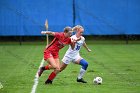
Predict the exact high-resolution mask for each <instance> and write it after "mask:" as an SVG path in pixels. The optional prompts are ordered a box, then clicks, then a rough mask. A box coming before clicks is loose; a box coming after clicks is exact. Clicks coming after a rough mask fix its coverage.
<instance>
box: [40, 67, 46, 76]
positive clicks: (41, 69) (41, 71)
mask: <svg viewBox="0 0 140 93" xmlns="http://www.w3.org/2000/svg"><path fill="white" fill-rule="evenodd" d="M44 70H45V67H41V68H40V69H39V71H38V76H39V77H40V76H41V74H42V73H43V71H44Z"/></svg>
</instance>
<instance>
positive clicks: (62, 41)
mask: <svg viewBox="0 0 140 93" xmlns="http://www.w3.org/2000/svg"><path fill="white" fill-rule="evenodd" d="M54 37H55V38H54V39H53V41H52V42H51V43H50V44H49V45H48V46H47V48H46V49H45V51H44V59H47V58H49V57H51V56H53V57H54V58H58V57H59V56H58V52H59V50H60V49H62V48H63V47H64V46H65V45H67V44H70V43H71V39H70V37H68V38H66V37H65V36H64V32H61V33H58V32H55V35H54Z"/></svg>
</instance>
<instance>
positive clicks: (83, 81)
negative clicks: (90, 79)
mask: <svg viewBox="0 0 140 93" xmlns="http://www.w3.org/2000/svg"><path fill="white" fill-rule="evenodd" d="M77 82H82V83H87V82H86V81H85V80H84V79H83V78H81V79H78V78H77Z"/></svg>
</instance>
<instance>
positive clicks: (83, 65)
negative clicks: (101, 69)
mask: <svg viewBox="0 0 140 93" xmlns="http://www.w3.org/2000/svg"><path fill="white" fill-rule="evenodd" d="M80 65H82V68H83V69H84V70H86V69H87V67H88V62H87V61H86V60H84V59H82V60H80Z"/></svg>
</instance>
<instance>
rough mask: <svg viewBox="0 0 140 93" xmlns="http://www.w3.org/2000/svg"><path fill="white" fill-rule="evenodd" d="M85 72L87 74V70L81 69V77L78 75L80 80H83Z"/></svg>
mask: <svg viewBox="0 0 140 93" xmlns="http://www.w3.org/2000/svg"><path fill="white" fill-rule="evenodd" d="M85 72H86V70H84V69H82V68H81V69H80V73H79V75H78V79H81V78H82V77H83V75H84V74H85Z"/></svg>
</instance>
